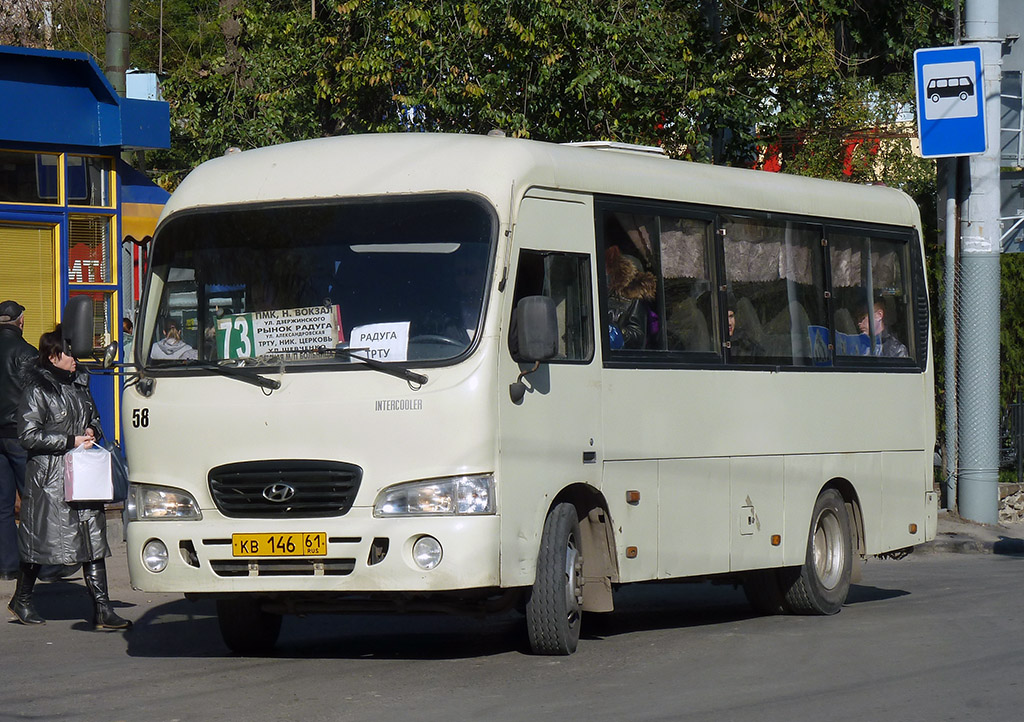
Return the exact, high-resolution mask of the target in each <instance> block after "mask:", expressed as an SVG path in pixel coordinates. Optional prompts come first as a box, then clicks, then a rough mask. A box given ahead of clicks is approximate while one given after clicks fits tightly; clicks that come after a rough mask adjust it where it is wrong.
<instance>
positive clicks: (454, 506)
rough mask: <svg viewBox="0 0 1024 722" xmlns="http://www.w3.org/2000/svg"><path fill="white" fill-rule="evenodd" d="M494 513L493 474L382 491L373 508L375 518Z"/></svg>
mask: <svg viewBox="0 0 1024 722" xmlns="http://www.w3.org/2000/svg"><path fill="white" fill-rule="evenodd" d="M494 512H495V500H494V477H493V476H492V475H491V474H477V475H473V476H452V477H449V478H446V479H428V480H426V481H416V482H412V483H408V484H396V485H395V486H392V487H389V488H387V489H385V490H384V491H382V492H381V493H380V494H379V495H378V496H377V501H376V502H375V503H374V505H373V515H374V516H425V515H435V514H436V515H442V516H455V515H457V514H493V513H494Z"/></svg>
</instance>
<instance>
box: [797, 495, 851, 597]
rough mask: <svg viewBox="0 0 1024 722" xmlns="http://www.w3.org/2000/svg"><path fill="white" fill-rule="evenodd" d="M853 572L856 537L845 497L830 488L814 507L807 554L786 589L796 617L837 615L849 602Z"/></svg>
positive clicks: (819, 497)
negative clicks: (854, 538)
mask: <svg viewBox="0 0 1024 722" xmlns="http://www.w3.org/2000/svg"><path fill="white" fill-rule="evenodd" d="M852 572H853V534H852V533H851V526H850V515H849V513H848V512H847V511H846V503H845V502H844V501H843V497H842V496H841V495H840V494H839V492H838V491H836V490H835V489H826V490H825V491H823V492H822V493H821V494H820V495H819V496H818V500H817V501H816V502H815V504H814V513H813V514H811V529H810V533H809V534H808V538H807V555H806V557H805V559H804V564H803V566H801V567H799V568H798V573H797V574H795V575H794V578H793V580H792V583H791V584H785V585H784V587H785V589H786V591H785V597H786V606H787V607H788V608H789V610H790V611H791V612H793V613H794V614H835V613H836V612H838V611H839V610H840V609H841V608H842V606H843V603H844V602H845V601H846V595H847V594H848V593H849V591H850V576H851V574H852Z"/></svg>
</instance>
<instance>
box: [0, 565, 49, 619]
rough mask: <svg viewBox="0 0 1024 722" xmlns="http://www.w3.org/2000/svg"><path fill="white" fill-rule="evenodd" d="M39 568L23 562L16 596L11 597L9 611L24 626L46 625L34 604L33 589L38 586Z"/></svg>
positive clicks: (19, 572)
mask: <svg viewBox="0 0 1024 722" xmlns="http://www.w3.org/2000/svg"><path fill="white" fill-rule="evenodd" d="M39 566H40V565H39V564H25V563H24V562H22V564H21V566H20V567H18V586H17V587H15V589H14V596H13V597H11V601H10V603H8V605H7V609H8V610H9V611H10V612H11V614H13V615H14V616H16V617H17V618H18V621H19V622H21V623H22V624H46V620H45V619H43V618H42V617H40V616H39V612H37V611H36V608H35V605H33V604H32V587H34V586H35V585H36V575H37V574H39Z"/></svg>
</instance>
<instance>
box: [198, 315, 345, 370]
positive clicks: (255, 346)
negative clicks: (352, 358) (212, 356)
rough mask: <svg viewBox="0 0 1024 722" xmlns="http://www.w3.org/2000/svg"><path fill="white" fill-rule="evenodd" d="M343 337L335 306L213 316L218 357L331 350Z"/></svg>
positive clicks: (249, 356)
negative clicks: (215, 319) (215, 326)
mask: <svg viewBox="0 0 1024 722" xmlns="http://www.w3.org/2000/svg"><path fill="white" fill-rule="evenodd" d="M344 340H345V339H344V334H343V333H342V332H341V311H340V309H339V308H338V306H306V307H304V308H285V309H279V310H274V311H254V312H252V313H238V314H234V315H231V316H224V317H223V318H220V319H217V353H218V356H219V357H220V358H222V359H232V358H255V357H257V356H263V355H265V354H274V355H286V354H291V353H301V352H303V351H311V350H313V349H317V348H321V347H324V348H330V349H333V348H335V347H336V346H337V345H338V342H339V341H344Z"/></svg>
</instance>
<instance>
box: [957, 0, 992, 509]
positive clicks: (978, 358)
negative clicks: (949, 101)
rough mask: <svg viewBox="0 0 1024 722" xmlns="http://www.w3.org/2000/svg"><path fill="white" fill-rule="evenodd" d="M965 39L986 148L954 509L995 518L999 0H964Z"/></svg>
mask: <svg viewBox="0 0 1024 722" xmlns="http://www.w3.org/2000/svg"><path fill="white" fill-rule="evenodd" d="M965 17H966V23H965V30H966V34H967V37H966V38H965V39H964V41H965V42H968V43H972V44H975V45H978V46H979V47H980V48H981V56H982V64H983V65H984V76H985V79H984V86H983V93H984V96H983V97H984V102H985V114H986V118H985V125H986V127H985V132H986V134H987V139H988V149H987V150H986V151H985V153H983V154H982V155H978V156H973V157H972V158H971V159H970V166H971V186H970V187H971V195H970V199H969V202H968V212H967V215H966V217H965V218H963V219H962V220H961V232H960V237H961V244H962V254H961V264H960V270H961V284H960V288H961V313H960V324H959V333H960V341H959V343H958V350H959V354H958V357H959V359H960V368H959V374H958V385H959V389H958V390H959V392H960V393H959V398H960V400H961V404H960V409H959V414H958V416H959V422H960V425H959V438H960V443H959V445H958V451H959V462H960V473H959V475H958V479H957V488H958V491H959V505H958V507H959V510H960V515H961V516H963V517H964V518H966V519H969V520H971V521H976V522H981V523H984V524H995V523H996V522H997V521H998V519H999V252H1000V247H1001V246H1000V242H999V238H1000V235H1001V232H1000V225H999V215H1000V213H999V205H1000V203H999V200H1000V193H999V115H1000V97H999V92H1000V87H999V86H1000V71H999V66H1000V52H1001V49H1002V42H1001V39H1000V38H999V0H967V4H966V13H965Z"/></svg>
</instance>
